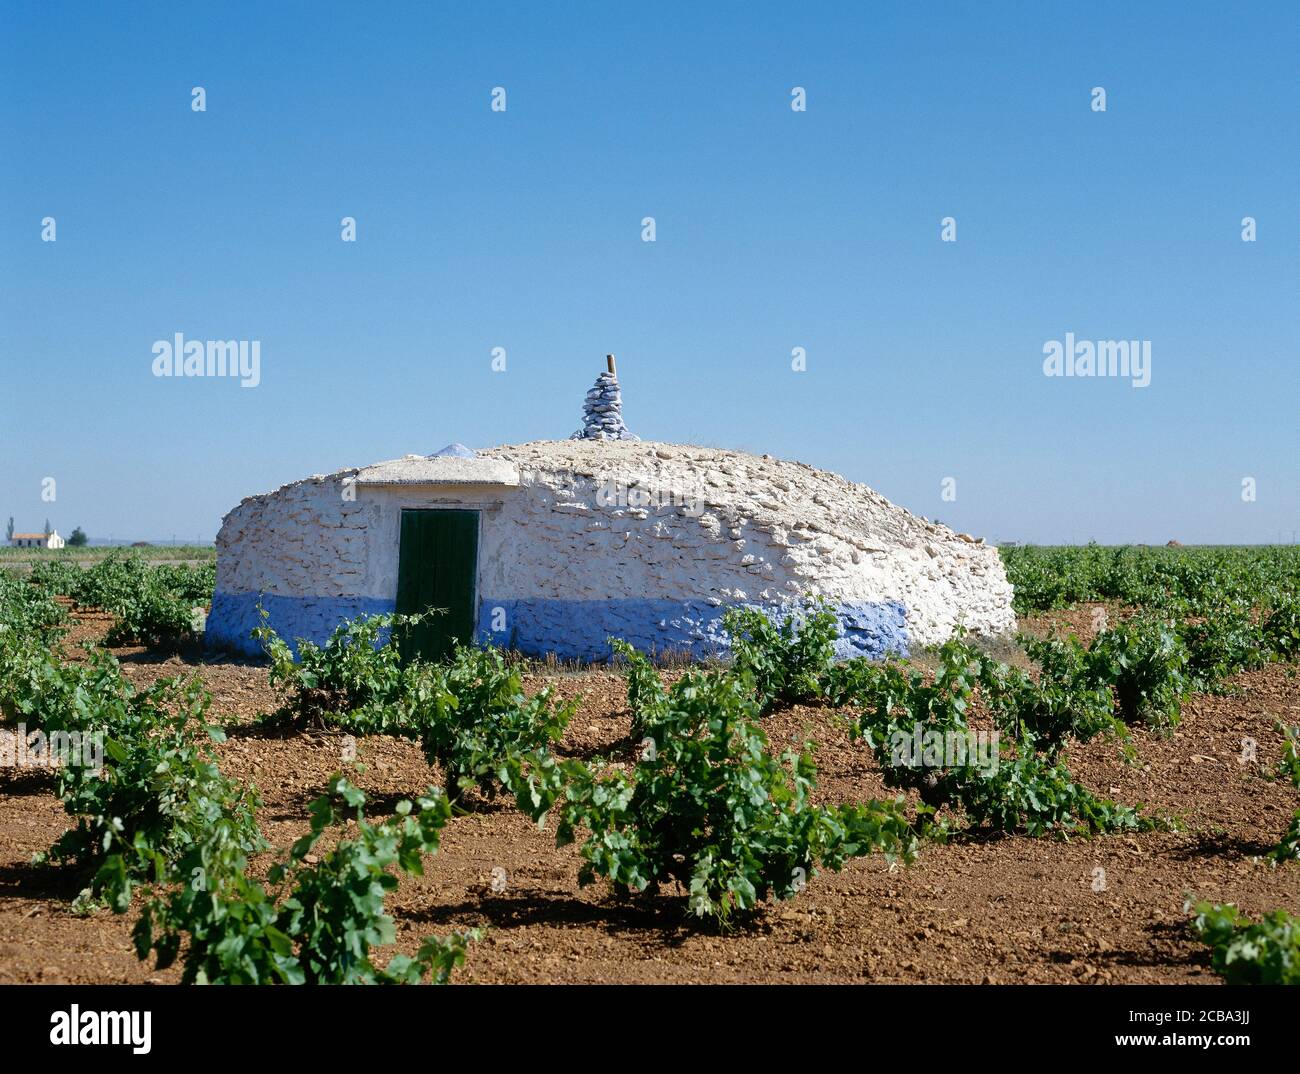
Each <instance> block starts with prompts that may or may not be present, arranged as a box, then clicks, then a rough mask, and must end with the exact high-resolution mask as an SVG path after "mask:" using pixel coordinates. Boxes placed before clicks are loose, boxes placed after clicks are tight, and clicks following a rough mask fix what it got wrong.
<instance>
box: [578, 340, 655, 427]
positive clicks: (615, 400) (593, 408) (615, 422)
mask: <svg viewBox="0 0 1300 1074" xmlns="http://www.w3.org/2000/svg"><path fill="white" fill-rule="evenodd" d="M608 361H609V369H608V370H607V371H606V372H604V373H602V374H601V375H600V376H598V377H597V378H596V386H595V387H594V388H592V389H591V391H589V392H588V393H587V399H586V401H585V402H584V403H583V405H582V428H581V429H579V430H578V431H577V432H576V433H574V434H573V436H571V437H570V438H569V439H571V440H639V439H641V438H640V437H639V436H633V435H632V434H631V433H630V432H628V429H627V426H626V425H624V424H623V393H622V392H621V391H620V390H619V387H618V374H617V373H616V371H615V368H614V356H613V355H612V354H611V355H609V356H608Z"/></svg>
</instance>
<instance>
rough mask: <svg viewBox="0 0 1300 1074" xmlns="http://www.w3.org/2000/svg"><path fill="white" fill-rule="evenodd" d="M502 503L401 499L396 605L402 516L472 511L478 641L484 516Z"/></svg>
mask: <svg viewBox="0 0 1300 1074" xmlns="http://www.w3.org/2000/svg"><path fill="white" fill-rule="evenodd" d="M500 506H501V504H500V503H499V502H498V503H482V502H481V501H480V502H477V503H476V502H474V501H459V500H438V501H437V502H436V503H428V502H424V503H408V502H406V501H399V502H398V505H397V556H396V560H395V570H394V572H393V573H394V575H395V577H394V590H393V601H394V607H396V601H397V589H396V586H397V585H398V584H399V582H400V579H401V572H402V516H403V515H404V514H405V513H406V512H407V511H469V512H471V513H472V514H474V515H475V516H476V518H477V522H476V524H475V527H474V528H475V537H474V577H473V579H472V580H471V584H472V586H473V594H472V597H471V600H472V607H473V615H472V617H471V626H470V639H469V642H470V644H477V642H478V635H479V618H480V612H481V610H482V603H483V602H482V597H481V594H480V586H479V581H480V579H481V578H482V577H483V529H484V527H483V516H484V515H485V514H486V513H487V512H488V511H489V510H493V509H496V508H499V507H500Z"/></svg>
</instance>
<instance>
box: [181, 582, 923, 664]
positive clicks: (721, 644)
mask: <svg viewBox="0 0 1300 1074" xmlns="http://www.w3.org/2000/svg"><path fill="white" fill-rule="evenodd" d="M259 599H260V601H261V604H262V606H263V607H264V608H266V610H267V612H268V613H269V616H270V618H269V620H268V622H269V623H270V625H271V626H272V627H273V628H274V629H275V631H276V633H277V634H279V635H280V636H281V637H282V638H284V639H285V640H286V641H289V642H291V643H292V642H293V641H294V639H297V638H306V639H308V640H309V641H313V642H316V643H317V644H322V643H324V641H325V640H326V639H327V638H328V637H329V635H330V633H331V632H332V631H333V630H334V628H335V627H336V626H338V624H339V623H341V622H344V621H346V620H348V619H354V618H356V617H357V616H359V615H381V614H385V613H389V612H392V611H394V610H395V609H396V603H395V602H394V601H391V600H378V599H375V598H371V597H283V596H275V595H271V594H266V595H264V596H262V597H260V598H259V596H258V594H256V593H220V592H218V593H216V594H214V595H213V598H212V611H211V613H210V614H209V615H208V622H207V634H206V636H207V641H208V644H210V645H213V646H217V647H220V648H223V649H227V650H231V651H234V652H240V653H246V654H250V655H256V654H257V653H259V652H260V651H261V649H260V646H259V645H258V643H257V642H256V641H254V640H253V639H252V638H251V637H250V633H251V632H252V630H253V628H254V627H256V626H258V625H259V624H260V623H261V619H260V617H259V616H258V611H257V605H258V602H259ZM751 606H753V607H763V608H765V610H767V611H769V612H772V613H775V614H776V616H777V617H780V616H783V615H785V614H788V613H789V611H790V610H791V609H792V608H793V607H796V605H769V606H765V605H751ZM831 608H832V609H833V610H834V611H835V614H836V617H837V618H838V619H839V637H838V638H837V639H836V642H835V654H836V656H838V657H840V658H842V659H847V658H849V657H854V656H867V657H871V658H873V659H878V658H880V657H883V656H885V655H886V654H888V653H896V654H897V655H899V656H906V655H907V653H908V631H907V609H906V608H905V607H904V605H903V604H902V602H900V601H841V602H838V603H832V604H831ZM725 611H726V608H725V607H719V606H716V605H712V604H709V603H708V602H707V601H702V600H685V601H682V600H649V599H624V600H491V599H485V600H482V601H480V603H479V619H478V621H479V628H478V639H479V640H480V641H484V642H492V643H493V644H495V645H499V646H503V647H506V648H512V649H517V650H518V651H520V652H522V653H525V654H527V655H529V656H545V655H547V654H548V653H554V654H555V655H556V656H557V657H559V658H560V659H563V660H583V661H587V660H606V659H608V657H609V655H610V651H609V643H608V639H609V638H611V637H615V638H623V639H624V640H625V641H628V642H630V643H631V644H632V645H634V646H635V647H636V648H638V649H640V650H643V651H645V652H654V653H660V654H666V653H669V652H672V653H682V654H689V655H690V656H692V657H694V658H695V659H706V658H708V657H725V656H726V655H727V653H728V652H729V649H730V646H729V644H728V642H727V639H726V637H725V636H724V635H723V633H722V615H723V613H724V612H725ZM498 623H499V624H502V626H503V628H502V629H500V630H493V629H492V628H493V626H494V625H497V624H498ZM295 648H296V646H295Z"/></svg>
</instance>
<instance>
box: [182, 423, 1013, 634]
mask: <svg viewBox="0 0 1300 1074" xmlns="http://www.w3.org/2000/svg"><path fill="white" fill-rule="evenodd" d="M602 413H609V412H608V411H605V412H602ZM466 454H467V455H470V454H473V453H466ZM438 507H447V508H454V509H457V510H466V509H470V510H475V511H478V512H479V547H478V563H477V571H476V574H477V576H476V578H475V579H474V580H473V584H474V586H475V594H476V607H477V610H478V611H477V627H476V634H477V637H478V639H479V640H483V641H492V642H495V643H496V644H499V645H505V646H512V647H514V648H517V649H519V650H521V651H523V652H527V653H531V654H536V655H543V654H546V653H555V654H557V655H558V656H560V657H562V658H566V659H568V658H576V659H604V658H606V657H608V655H609V648H608V644H607V639H608V638H609V637H610V636H616V637H623V638H626V639H627V640H629V641H631V642H633V643H634V644H635V645H637V646H639V647H641V648H644V649H647V650H654V651H657V652H660V653H663V652H666V651H678V652H681V651H685V652H689V653H691V654H693V655H695V656H697V657H704V656H712V655H725V654H726V652H727V649H728V644H729V643H728V639H727V638H726V637H725V636H724V634H723V633H722V631H721V629H720V619H721V616H722V613H723V611H724V610H725V609H726V608H728V607H730V606H734V605H740V604H750V605H757V606H761V607H764V608H767V609H769V610H772V611H774V612H777V613H778V614H782V613H784V612H787V611H789V610H790V609H792V608H794V607H795V606H796V605H797V602H798V601H799V599H800V598H801V597H802V596H804V595H805V594H816V595H820V596H823V597H825V598H826V599H827V600H828V601H829V602H830V603H831V605H832V606H833V607H834V609H835V611H836V613H837V615H838V617H839V621H840V634H841V636H840V639H839V642H838V643H837V650H838V652H839V653H840V655H842V656H851V655H855V654H865V655H868V656H873V657H874V656H881V655H883V654H885V653H887V652H898V653H906V652H907V651H908V650H909V649H911V648H913V647H915V646H918V645H930V644H935V643H938V642H942V641H944V640H945V639H946V638H948V637H949V636H950V635H951V634H952V632H953V630H954V629H955V628H956V627H957V626H958V625H959V624H961V625H964V626H965V627H966V628H967V629H968V630H971V631H973V632H977V633H984V634H999V633H1003V632H1006V631H1010V630H1012V629H1014V627H1015V617H1014V615H1013V613H1012V611H1011V596H1012V591H1011V586H1010V584H1009V583H1008V582H1007V578H1006V574H1005V572H1004V570H1003V567H1002V564H1001V561H1000V559H999V556H998V553H997V550H996V549H994V548H992V547H990V546H987V545H985V544H983V543H982V542H981V541H977V540H976V539H974V538H971V537H968V536H966V535H964V534H957V533H954V532H953V531H952V530H950V529H948V528H947V527H945V526H941V525H939V524H937V523H931V522H927V521H925V520H923V519H920V518H917V517H916V516H914V515H912V514H910V513H909V512H907V511H906V510H904V509H903V508H901V507H897V506H895V505H894V504H892V503H890V502H889V501H888V500H886V499H885V498H884V497H883V496H881V495H880V494H879V493H876V492H874V491H872V490H871V489H869V488H867V487H866V486H865V485H857V484H854V483H852V482H850V481H847V480H845V479H844V478H842V477H839V476H837V475H835V474H832V473H827V472H825V471H822V470H817V469H814V468H813V467H811V466H807V465H805V464H803V463H798V462H785V461H781V460H777V459H774V458H771V457H770V456H766V455H764V456H761V457H759V456H754V455H748V454H744V453H741V452H734V451H722V450H717V449H710V448H700V447H690V446H683V445H673V444H663V443H654V442H648V441H647V442H641V441H630V440H623V439H611V438H608V437H602V438H599V439H596V438H591V437H583V438H581V439H574V440H560V441H536V442H534V443H529V444H522V445H511V446H503V447H497V448H492V449H490V450H487V451H482V452H479V453H477V455H475V456H474V457H472V458H471V457H465V456H464V455H461V454H460V453H457V454H455V455H446V456H444V455H435V456H419V455H412V456H407V457H405V458H403V459H396V460H392V461H390V462H386V463H381V464H378V465H375V466H371V467H362V468H354V469H349V470H344V471H340V472H339V473H336V474H332V475H329V476H319V475H318V476H315V477H311V478H307V479H306V480H303V481H298V482H294V483H293V484H290V485H286V486H284V487H283V488H281V489H279V490H277V491H276V492H271V493H267V494H264V495H261V496H254V497H251V498H249V499H246V500H244V501H243V502H242V503H241V504H240V505H239V506H238V507H236V508H235V509H234V510H233V511H231V512H230V514H229V515H227V516H226V519H225V520H224V523H223V525H222V528H221V532H220V534H219V535H218V538H217V548H218V565H217V587H216V588H217V592H216V594H215V596H214V599H213V607H212V614H211V615H210V617H209V619H208V637H209V640H210V641H211V642H213V643H216V644H219V645H222V646H225V647H230V648H235V649H240V650H244V651H249V652H252V651H255V650H256V647H255V643H253V642H252V641H251V640H250V638H249V631H251V629H252V628H253V627H254V626H256V625H257V621H258V610H257V609H258V606H259V603H260V604H261V605H262V606H263V607H265V608H266V609H267V611H268V612H269V613H270V617H271V624H272V625H273V626H274V627H275V628H276V629H277V630H278V631H279V632H280V633H281V634H282V635H284V636H285V637H290V638H292V637H305V638H309V639H311V640H313V641H318V642H319V641H322V640H323V639H324V638H325V637H326V636H327V635H328V633H329V631H330V630H331V629H332V628H333V627H334V626H335V625H336V624H337V623H338V622H339V621H340V620H342V619H345V618H349V617H352V616H355V615H358V614H362V613H372V612H384V611H392V610H393V609H394V607H395V599H396V593H397V567H398V555H399V543H400V540H399V535H400V526H401V513H402V511H403V510H404V509H411V508H438Z"/></svg>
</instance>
